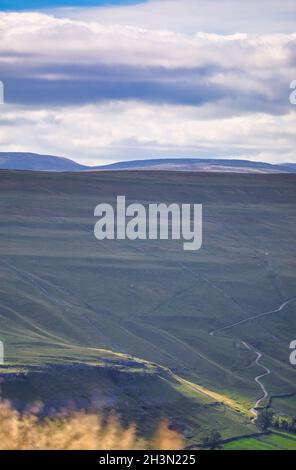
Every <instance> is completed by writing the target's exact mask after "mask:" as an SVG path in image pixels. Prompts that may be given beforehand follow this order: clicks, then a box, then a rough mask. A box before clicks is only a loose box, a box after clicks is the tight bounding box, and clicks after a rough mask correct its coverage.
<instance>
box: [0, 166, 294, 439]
mask: <svg viewBox="0 0 296 470" xmlns="http://www.w3.org/2000/svg"><path fill="white" fill-rule="evenodd" d="M295 183H296V176H294V175H228V174H186V173H157V172H149V171H146V172H130V173H129V172H118V173H117V172H112V173H107V172H106V173H84V174H81V173H76V174H50V173H31V172H8V171H1V172H0V194H1V198H0V213H1V219H0V279H1V282H0V339H1V340H2V341H3V342H4V345H5V364H6V366H7V365H10V366H11V367H14V370H15V368H16V369H17V370H20V369H21V370H23V369H26V368H27V369H28V367H29V366H35V367H40V366H41V365H44V364H55V365H57V364H60V365H65V364H86V363H87V364H90V363H91V364H98V365H101V368H102V369H103V370H104V368H105V367H106V361H107V363H108V361H111V362H112V361H113V362H112V367H113V366H114V367H115V368H116V367H117V366H119V368H120V366H121V361H122V360H127V359H126V358H127V357H131V358H139V359H141V360H144V361H147V363H148V364H149V366H147V367H149V368H152V369H153V368H154V367H156V372H155V370H154V369H153V370H154V372H153V373H152V376H153V377H154V379H155V384H156V383H158V381H159V380H160V379H159V378H157V377H158V373H159V372H157V367H159V366H160V367H164V368H169V369H170V371H171V372H172V373H173V374H175V375H176V376H178V377H181V378H182V379H186V380H188V381H190V382H192V383H193V384H197V385H200V386H202V387H204V388H205V389H208V390H210V391H214V392H216V393H218V394H221V395H223V396H225V397H226V398H230V399H232V400H234V401H235V402H236V403H237V404H238V405H237V406H238V409H240V410H241V411H243V413H245V414H246V415H247V413H248V409H249V408H251V407H252V406H253V405H254V404H255V402H256V401H257V400H258V399H259V398H260V397H261V396H262V390H261V389H260V387H259V385H258V383H256V382H255V380H254V379H255V377H256V376H258V375H260V374H262V373H263V372H264V371H263V369H262V365H264V366H265V367H267V368H268V369H270V371H271V373H270V374H268V375H267V376H266V377H265V378H263V379H262V382H264V385H265V386H266V388H267V391H268V395H269V396H270V395H272V394H277V395H278V394H283V393H290V394H291V393H296V386H295V368H293V367H292V366H291V365H290V364H289V353H290V352H289V344H290V342H291V341H292V340H293V339H295V337H296V317H295V308H296V301H294V298H295V296H296V287H295V285H296V283H295V277H296V269H295V258H293V256H292V250H293V245H294V239H295V223H296V213H295V201H296V184H295ZM117 195H126V197H127V201H128V202H134V201H139V202H143V203H145V204H147V203H150V202H166V203H169V202H179V203H202V204H203V211H204V234H203V235H204V243H203V247H202V249H201V250H200V251H198V252H184V251H183V249H182V242H176V241H136V242H131V241H128V240H127V241H104V242H99V241H97V240H96V239H95V238H94V235H93V228H94V223H95V218H94V217H93V211H94V207H95V206H96V205H97V204H98V203H100V202H114V203H115V199H116V196H117ZM285 302H287V304H286V305H285V306H284V307H283V308H282V309H280V307H281V306H282V305H283V304H284V303H285ZM273 310H274V311H275V312H274V313H270V314H267V315H261V314H263V313H265V312H270V311H273ZM277 310H278V311H277ZM257 315H258V318H255V317H256V316H257ZM260 315H261V316H260ZM248 318H252V319H250V320H249V321H243V320H246V319H248ZM231 325H234V326H231ZM225 327H228V328H227V329H224V328H225ZM210 333H212V334H210ZM244 342H245V343H247V345H248V346H249V348H248V347H246V344H244ZM258 351H259V352H260V353H261V354H262V357H261V359H260V361H258V362H256V358H257V353H258ZM113 353H115V356H114V354H113ZM118 354H119V356H118ZM122 354H123V355H127V356H123V359H122V356H121V355H122ZM139 359H134V360H136V361H138V360H139ZM116 361H117V366H116ZM118 361H119V362H118ZM130 368H131V370H130V371H129V373H132V372H133V365H132V364H131V365H130ZM7 372H9V370H7V369H5V373H7ZM161 375H162V374H161ZM29 376H31V375H30V374H29ZM163 380H164V379H163ZM175 386H176V383H175V381H174V379H172V378H171V376H170V379H169V387H170V388H171V387H173V388H174V387H175ZM178 386H181V385H180V384H179V385H178ZM155 387H156V390H157V386H156V385H155ZM183 392H184V390H182V396H183ZM11 393H12V392H11V389H9V388H8V389H7V395H6V396H8V397H10V395H11ZM79 393H80V392H79ZM178 393H181V392H180V391H179V392H178ZM186 393H189V395H190V396H191V398H190V399H193V398H192V394H193V395H194V399H195V400H197V399H198V400H199V401H201V402H203V400H204V399H205V396H206V395H203V394H202V393H201V394H200V396H198V398H196V396H197V393H195V392H193V391H192V389H190V390H189V389H188V390H187V391H186ZM156 395H157V392H156ZM18 398H20V397H18ZM283 400H284V399H282V400H281V408H283ZM212 401H213V400H212ZM214 401H215V400H214ZM265 402H266V400H265ZM274 403H275V404H276V403H277V401H276V400H275V401H274ZM288 403H289V406H287V407H286V409H287V410H289V414H293V413H294V414H296V408H295V407H294V404H295V401H294V402H293V401H292V400H291V399H290V401H289V402H288ZM262 404H264V403H262ZM275 406H276V405H275ZM174 408H176V407H174ZM222 408H223V410H224V411H222V410H221V409H220V410H219V409H216V412H215V413H216V415H215V417H214V418H213V419H212V418H211V419H210V418H208V419H209V421H208V422H211V423H212V424H211V426H212V427H218V428H220V429H222V428H223V425H222V424H221V422H220V421H219V419H220V418H219V416H221V414H220V413H222V414H223V413H225V407H224V406H223V407H222ZM227 413H230V414H229V418H227V420H226V421H227V424H226V428H227V429H228V431H227V432H228V435H229V430H231V427H232V432H233V430H234V429H235V427H236V424H235V423H236V421H237V420H238V415H239V413H236V412H235V411H234V410H233V409H232V410H231V408H229V409H228V408H227ZM201 414H202V413H201ZM209 416H210V415H209ZM200 419H201V418H200ZM215 420H216V421H215ZM244 420H245V418H244V417H241V418H240V419H239V421H240V426H242V427H244V426H245V425H246V423H245V421H244ZM201 421H203V422H204V423H206V419H204V418H203V419H201ZM215 423H216V424H217V426H215ZM219 423H220V424H219ZM240 431H243V430H242V429H240ZM240 433H243V432H239V433H238V434H240ZM226 434H227V433H226ZM230 434H231V433H230ZM234 434H235V433H234Z"/></svg>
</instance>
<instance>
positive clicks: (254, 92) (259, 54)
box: [0, 0, 296, 164]
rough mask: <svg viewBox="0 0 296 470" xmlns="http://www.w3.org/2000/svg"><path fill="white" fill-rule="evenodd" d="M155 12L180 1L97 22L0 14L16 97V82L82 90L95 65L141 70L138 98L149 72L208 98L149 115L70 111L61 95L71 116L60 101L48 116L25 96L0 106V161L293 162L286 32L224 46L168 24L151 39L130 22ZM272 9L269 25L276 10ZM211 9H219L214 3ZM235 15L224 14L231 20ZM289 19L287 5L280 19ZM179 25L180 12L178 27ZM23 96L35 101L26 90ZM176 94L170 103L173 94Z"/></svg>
mask: <svg viewBox="0 0 296 470" xmlns="http://www.w3.org/2000/svg"><path fill="white" fill-rule="evenodd" d="M183 1H184V4H185V1H186V2H187V6H189V5H191V6H192V11H191V13H190V15H189V16H190V17H191V16H192V17H194V15H195V14H196V9H195V8H196V7H195V6H194V4H193V3H192V2H191V0H182V2H183ZM211 1H212V0H211ZM154 3H155V4H156V5H157V6H158V7H159V8H173V10H172V15H173V16H174V15H177V13H176V12H178V11H179V12H180V2H179V1H177V0H168V1H166V0H164V1H163V2H161V3H160V2H151V3H148V4H146V5H138V6H133V7H125V9H100V10H98V11H97V13H96V11H93V10H92V12H91V16H89V13H90V12H89V10H87V12H84V11H81V10H79V11H77V12H75V13H73V15H72V18H66V17H59V18H58V17H56V16H54V15H53V14H45V13H38V12H35V13H34V12H29V13H7V14H5V13H1V14H0V35H1V42H0V67H1V72H0V73H2V74H4V75H5V77H8V78H9V79H11V80H12V81H13V80H19V81H18V82H17V85H18V87H19V88H21V78H22V77H24V78H26V79H28V78H32V79H38V80H41V81H43V82H44V83H45V84H46V83H49V82H53V83H59V81H60V82H62V83H66V84H67V83H68V81H69V80H72V81H79V80H80V79H81V77H83V79H84V80H85V82H83V86H87V84H88V81H89V83H91V82H94V81H97V82H98V83H100V79H101V77H100V75H99V74H100V70H99V68H98V66H100V65H102V64H105V65H106V64H110V65H112V66H126V67H127V68H130V70H131V71H133V68H134V69H135V72H136V71H139V70H140V71H141V73H142V74H143V77H144V78H143V83H144V86H143V88H145V79H146V75H145V74H146V73H148V72H147V71H148V70H149V68H150V70H152V71H150V76H149V80H151V81H152V82H153V80H154V81H155V82H157V84H159V83H164V84H165V85H166V84H168V85H171V83H173V84H178V83H181V84H182V85H184V81H185V85H186V86H187V82H186V80H188V84H190V86H191V87H192V86H193V87H194V86H195V85H196V87H200V93H201V95H202V94H203V92H204V89H205V87H206V91H207V93H208V94H209V95H210V96H209V99H205V100H201V102H200V103H199V105H198V106H196V107H194V106H184V102H182V101H180V102H179V105H178V106H177V105H176V106H175V105H172V104H163V105H160V104H152V101H153V92H152V94H150V95H147V96H146V97H143V98H142V102H141V101H135V100H131V99H128V98H126V100H125V101H121V99H120V98H121V97H120V98H119V99H118V100H117V101H114V100H113V97H111V98H110V97H109V98H108V99H109V102H101V103H98V102H97V103H93V104H92V105H87V104H81V105H80V106H78V105H77V101H75V100H74V99H73V102H71V93H70V103H68V104H71V106H66V105H65V103H64V102H61V103H60V104H59V105H56V106H53V105H52V104H51V103H50V96H49V97H48V102H47V104H44V103H40V106H39V108H37V107H36V101H35V100H34V99H33V98H34V96H29V99H28V104H29V106H23V105H21V104H19V105H17V104H16V105H12V104H10V103H9V102H8V103H6V104H5V105H4V107H2V108H1V115H0V124H1V128H0V146H1V150H2V151H5V150H6V151H8V150H11V151H12V150H14V151H17V150H18V151H35V152H40V153H53V154H62V155H65V156H70V157H73V158H76V159H77V160H78V161H81V162H84V163H93V164H95V163H99V162H105V161H114V160H120V159H129V158H143V157H153V156H162V155H163V156H209V155H210V156H213V157H219V156H220V157H225V156H231V157H244V158H251V159H258V160H260V159H261V160H264V161H274V162H275V161H288V160H289V161H295V152H294V140H295V137H294V135H295V110H294V108H292V107H291V105H290V104H289V101H288V98H289V93H290V90H289V84H290V82H291V80H292V79H294V78H295V77H296V52H295V51H296V33H289V32H288V29H289V28H288V27H287V28H284V29H283V30H284V31H286V33H285V34H279V33H277V34H270V31H269V33H268V34H267V33H266V34H246V33H245V32H243V33H235V32H234V31H233V32H232V34H228V35H222V34H221V31H218V32H219V33H220V34H218V33H217V29H216V30H215V31H216V33H212V32H211V33H210V32H196V31H197V30H194V34H192V31H190V28H187V26H186V25H185V23H184V28H182V27H178V28H177V27H176V28H173V27H172V25H171V23H170V22H171V18H169V17H166V18H167V23H166V24H160V23H159V22H157V21H156V22H155V24H154V23H153V27H154V28H155V29H154V30H152V29H149V28H148V26H149V25H147V24H146V25H145V21H144V20H142V21H140V20H139V18H138V16H137V15H140V14H143V12H144V11H146V10H145V9H147V8H150V9H151V8H154V6H153V5H154ZM252 3H254V2H252V1H251V4H252ZM263 3H265V6H266V5H267V4H266V2H265V1H264V2H263ZM271 3H272V8H273V9H272V11H273V14H275V13H274V12H275V11H278V10H277V8H276V7H275V2H271ZM172 4H174V5H172ZM184 4H183V5H184ZM202 4H203V7H202V10H201V11H202V12H203V15H202V16H203V21H206V19H207V15H208V12H209V10H208V9H207V7H206V6H205V4H204V3H203V2H199V6H200V7H201V5H202ZM229 4H230V3H229ZM231 4H232V5H233V3H231ZM212 5H217V3H216V0H215V1H214V0H213V1H212ZM253 6H254V5H253ZM174 8H176V9H174ZM236 8H237V7H234V14H238V13H235V12H236ZM243 8H245V7H243ZM291 8H292V3H290V2H289V1H288V2H287V4H286V8H285V11H288V10H289V9H291ZM120 11H121V12H122V15H123V16H122V17H120V18H121V23H122V22H124V21H128V22H127V23H126V24H114V23H113V22H114V21H115V20H116V15H117V14H120V15H121V13H120ZM147 11H148V10H147ZM149 11H150V10H149ZM151 11H152V10H151ZM252 11H253V10H252ZM124 12H125V13H124ZM139 12H140V13H139ZM141 12H142V13H141ZM174 12H175V13H174ZM188 12H189V10H188V11H187V13H186V14H187V16H188ZM253 13H254V12H253ZM56 14H57V13H56V12H55V15H56ZM96 14H97V15H98V16H97V17H96ZM125 14H128V15H131V16H129V17H125V16H124V15H125ZM133 14H134V15H135V17H134V20H133V19H132V16H133ZM66 15H67V16H70V13H69V12H68V13H67V14H66ZM108 15H109V16H108ZM64 16H65V13H64ZM216 16H218V15H217V12H216ZM107 17H108V18H109V19H110V20H108V18H107ZM152 17H153V15H152ZM125 18H126V20H125ZM163 18H164V17H163ZM182 18H183V16H182V14H181V13H180V17H179V20H178V21H179V23H178V24H179V26H180V25H182V24H183V23H182ZM98 19H99V20H100V22H98V21H97V20H98ZM147 21H148V20H147ZM162 21H164V20H163V19H162ZM176 21H177V20H176ZM184 21H185V20H184ZM221 21H222V22H223V17H222V20H221ZM288 23H289V22H288ZM196 24H197V25H198V24H199V23H198V21H197V22H196ZM136 25H137V26H136ZM140 26H142V27H140ZM144 26H145V27H146V28H148V29H145V28H144ZM166 26H167V27H166ZM185 26H186V27H185ZM168 29H171V31H168ZM263 29H264V28H263ZM180 31H181V32H180ZM207 31H209V28H207ZM241 31H244V30H243V29H242V30H241ZM189 33H190V34H189ZM153 67H154V68H155V67H162V68H164V70H166V71H167V70H168V71H169V73H170V75H169V76H168V77H166V78H165V79H163V77H162V76H158V75H157V71H155V70H156V69H154V68H153ZM73 70H74V71H73ZM114 70H115V71H116V67H115V68H114ZM180 70H181V71H182V73H183V75H181V76H180V75H179V73H180ZM186 72H189V75H188V77H187V78H186ZM114 73H116V72H114ZM131 73H132V72H131ZM154 73H155V75H153V74H154ZM151 74H152V77H151ZM184 74H185V75H184ZM184 77H185V78H184ZM1 78H2V77H1V76H0V79H1ZM115 79H116V80H117V81H118V83H120V81H121V79H122V77H121V76H120V75H116V76H115V77H114V80H115ZM128 80H130V75H128ZM162 80H163V82H161V81H162ZM85 83H86V84H85ZM132 83H133V82H131V84H132ZM201 84H202V85H203V86H204V88H203V87H202V86H200V85H201ZM8 85H9V84H8ZM8 88H9V87H8ZM216 88H219V94H218V95H217V96H216V95H215V93H214V92H215V89H216ZM17 91H18V92H19V90H17ZM30 92H31V93H33V94H34V87H33V88H32V89H31V90H30ZM190 92H191V88H190ZM172 93H175V89H174V88H173V89H172ZM189 94H190V93H189ZM211 94H212V96H211ZM176 95H177V98H176V101H177V100H178V89H177V93H176ZM12 98H13V97H12ZM202 98H203V96H202ZM212 98H213V99H212ZM30 99H31V102H30ZM12 101H13V100H12ZM14 101H15V102H16V103H17V102H18V101H17V98H16V99H15V100H14ZM165 101H166V100H165V99H164V102H165ZM33 103H35V105H34V106H33ZM167 103H168V102H167Z"/></svg>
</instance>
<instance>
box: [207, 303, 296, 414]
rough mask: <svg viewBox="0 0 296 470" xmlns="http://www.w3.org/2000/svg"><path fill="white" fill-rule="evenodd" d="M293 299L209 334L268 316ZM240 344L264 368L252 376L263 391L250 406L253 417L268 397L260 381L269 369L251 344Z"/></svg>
mask: <svg viewBox="0 0 296 470" xmlns="http://www.w3.org/2000/svg"><path fill="white" fill-rule="evenodd" d="M295 300H296V297H292V298H291V299H289V300H286V301H285V302H283V303H282V304H281V305H280V306H279V307H278V308H276V309H274V310H269V311H268V312H263V313H259V314H257V315H252V316H251V317H248V318H245V319H243V320H240V321H238V322H235V323H232V324H231V325H227V326H224V327H222V328H218V329H217V330H213V331H211V332H210V336H215V335H216V334H217V333H220V332H221V331H225V330H229V329H231V328H234V327H235V326H239V325H242V324H244V323H247V322H248V321H251V320H257V319H259V318H262V317H265V316H268V315H272V314H274V313H278V312H281V311H282V310H283V309H284V308H285V307H286V306H287V305H289V304H290V303H292V302H294V301H295ZM242 344H243V345H244V346H245V347H246V348H247V349H249V351H253V352H254V353H255V354H256V355H257V357H256V359H255V361H254V364H257V366H259V367H261V369H263V370H264V373H263V374H260V375H257V377H255V378H254V381H255V382H256V383H257V384H258V385H259V387H260V389H261V390H262V392H263V395H262V396H261V397H260V398H259V400H257V402H256V403H255V405H254V406H253V408H251V413H252V414H253V415H254V416H255V417H257V415H258V411H257V409H258V408H259V407H260V405H261V403H262V402H263V401H264V400H266V398H267V397H268V391H267V389H266V387H265V385H264V384H263V383H262V382H261V380H262V379H263V377H266V376H267V375H270V374H271V370H270V369H269V368H268V367H266V366H264V365H263V364H261V362H260V360H261V358H262V353H261V352H260V351H257V350H256V349H255V348H254V347H253V346H251V345H250V344H248V343H247V342H246V341H242Z"/></svg>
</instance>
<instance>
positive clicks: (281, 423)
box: [272, 416, 296, 434]
mask: <svg viewBox="0 0 296 470" xmlns="http://www.w3.org/2000/svg"><path fill="white" fill-rule="evenodd" d="M272 425H273V427H274V428H276V429H280V430H281V431H288V432H292V433H295V434H296V416H293V418H292V419H290V420H289V419H287V418H281V417H279V416H275V417H274V418H273V424H272Z"/></svg>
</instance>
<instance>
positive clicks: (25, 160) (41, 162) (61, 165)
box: [0, 152, 88, 171]
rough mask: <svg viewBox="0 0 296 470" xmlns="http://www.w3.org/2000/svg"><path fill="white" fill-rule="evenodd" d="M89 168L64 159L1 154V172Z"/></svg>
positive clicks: (30, 154)
mask: <svg viewBox="0 0 296 470" xmlns="http://www.w3.org/2000/svg"><path fill="white" fill-rule="evenodd" d="M87 168H88V167H87V166H84V165H80V164H79V163H76V162H74V161H73V160H70V159H69V158H64V157H56V156H53V155H39V154H36V153H25V152H0V169H1V170H31V171H83V170H85V169H87Z"/></svg>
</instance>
